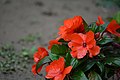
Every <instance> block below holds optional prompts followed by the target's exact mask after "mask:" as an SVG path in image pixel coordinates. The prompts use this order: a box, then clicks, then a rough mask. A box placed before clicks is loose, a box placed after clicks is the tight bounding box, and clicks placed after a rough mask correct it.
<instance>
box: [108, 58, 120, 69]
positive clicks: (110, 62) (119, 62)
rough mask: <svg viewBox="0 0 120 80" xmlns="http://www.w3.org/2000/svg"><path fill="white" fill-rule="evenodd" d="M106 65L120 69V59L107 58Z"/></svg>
mask: <svg viewBox="0 0 120 80" xmlns="http://www.w3.org/2000/svg"><path fill="white" fill-rule="evenodd" d="M106 64H108V65H112V66H117V67H120V57H113V58H107V60H106Z"/></svg>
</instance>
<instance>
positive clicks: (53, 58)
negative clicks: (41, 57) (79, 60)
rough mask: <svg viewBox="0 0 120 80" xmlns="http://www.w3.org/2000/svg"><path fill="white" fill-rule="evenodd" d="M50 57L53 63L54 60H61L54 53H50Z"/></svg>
mask: <svg viewBox="0 0 120 80" xmlns="http://www.w3.org/2000/svg"><path fill="white" fill-rule="evenodd" d="M49 57H50V59H51V60H52V61H53V60H57V59H59V57H60V56H59V55H56V54H53V53H49Z"/></svg>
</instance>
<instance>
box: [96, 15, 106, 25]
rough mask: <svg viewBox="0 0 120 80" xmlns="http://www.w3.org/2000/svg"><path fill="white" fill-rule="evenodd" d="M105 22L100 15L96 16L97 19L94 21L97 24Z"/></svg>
mask: <svg viewBox="0 0 120 80" xmlns="http://www.w3.org/2000/svg"><path fill="white" fill-rule="evenodd" d="M104 23H105V22H104V21H103V20H102V17H101V16H98V21H96V24H97V26H100V25H103V24H104Z"/></svg>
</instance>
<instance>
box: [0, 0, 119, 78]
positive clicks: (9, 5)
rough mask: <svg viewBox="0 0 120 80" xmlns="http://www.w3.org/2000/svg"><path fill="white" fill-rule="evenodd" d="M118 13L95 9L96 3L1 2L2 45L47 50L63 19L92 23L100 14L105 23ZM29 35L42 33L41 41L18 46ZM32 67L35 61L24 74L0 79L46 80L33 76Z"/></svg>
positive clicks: (60, 0)
mask: <svg viewBox="0 0 120 80" xmlns="http://www.w3.org/2000/svg"><path fill="white" fill-rule="evenodd" d="M117 10H118V9H117V8H115V7H114V8H103V7H101V6H96V2H95V0H0V46H2V45H4V44H6V43H12V44H13V45H14V46H15V48H16V50H17V51H20V50H21V48H22V47H23V46H25V47H29V48H31V47H32V46H35V47H39V46H44V47H47V45H48V41H49V40H51V39H53V38H55V37H56V36H57V32H58V28H59V26H60V25H62V24H63V21H64V19H67V18H71V17H73V16H75V15H81V16H82V17H83V18H84V19H85V21H86V22H87V23H91V22H93V21H96V20H97V16H98V15H100V16H102V17H103V19H104V20H105V18H107V17H110V16H112V15H113V14H114V13H116V11H117ZM28 34H32V35H38V34H39V35H40V40H39V41H36V42H34V43H30V44H25V45H22V44H21V43H19V41H20V39H21V38H23V37H25V36H27V35H28ZM32 64H33V61H31V62H30V63H29V64H28V67H27V68H26V69H24V70H23V71H20V70H18V71H16V72H14V73H9V74H3V73H1V72H0V80H39V79H40V80H43V79H42V78H40V77H39V76H34V75H33V74H32V72H31V66H32ZM43 71H44V70H43ZM43 71H42V72H41V73H43Z"/></svg>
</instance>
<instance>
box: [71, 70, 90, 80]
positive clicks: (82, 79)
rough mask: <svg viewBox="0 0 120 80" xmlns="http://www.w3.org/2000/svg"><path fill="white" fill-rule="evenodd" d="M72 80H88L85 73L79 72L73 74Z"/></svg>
mask: <svg viewBox="0 0 120 80" xmlns="http://www.w3.org/2000/svg"><path fill="white" fill-rule="evenodd" d="M72 80H88V79H87V77H86V75H85V74H84V72H83V71H81V70H79V71H76V72H74V73H73V75H72Z"/></svg>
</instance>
